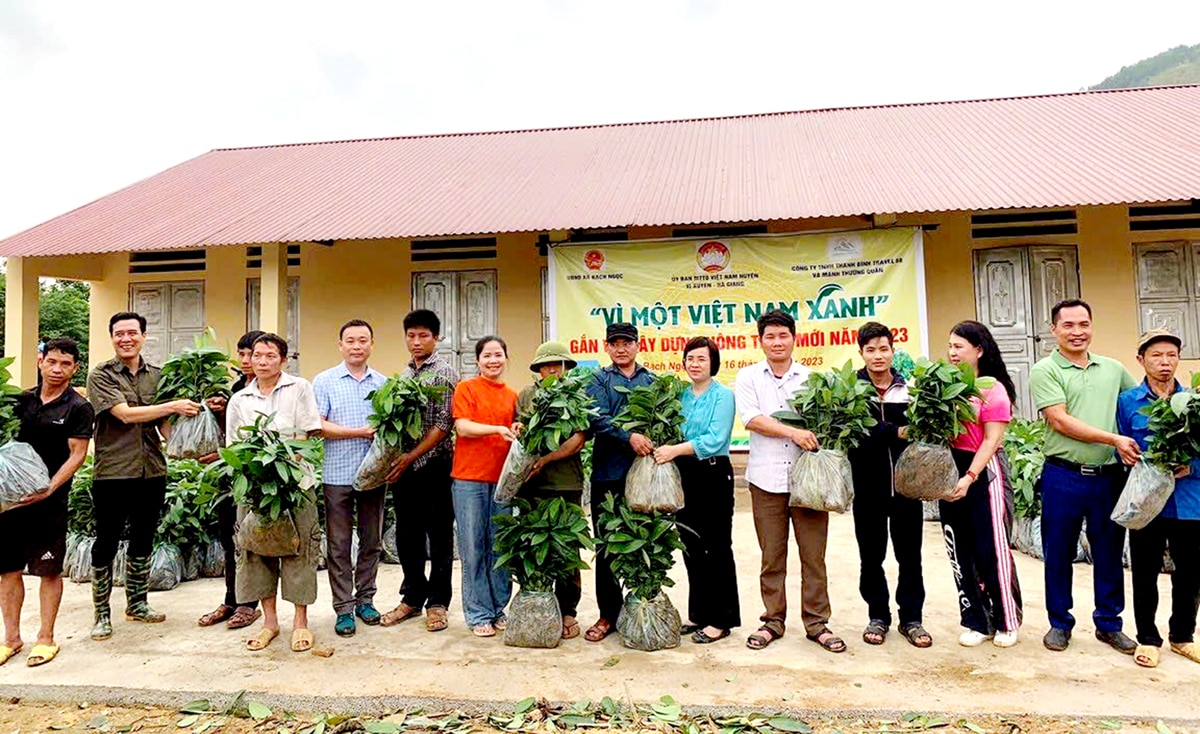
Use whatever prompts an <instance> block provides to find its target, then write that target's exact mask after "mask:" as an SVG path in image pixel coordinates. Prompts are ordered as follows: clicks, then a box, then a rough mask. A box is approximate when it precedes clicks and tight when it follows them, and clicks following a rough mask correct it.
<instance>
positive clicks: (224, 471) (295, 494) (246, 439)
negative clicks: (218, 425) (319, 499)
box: [209, 415, 320, 522]
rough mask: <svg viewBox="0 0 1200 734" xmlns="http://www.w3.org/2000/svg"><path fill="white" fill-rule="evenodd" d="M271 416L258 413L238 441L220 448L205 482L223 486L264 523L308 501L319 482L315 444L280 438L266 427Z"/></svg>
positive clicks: (245, 427) (317, 456)
mask: <svg viewBox="0 0 1200 734" xmlns="http://www.w3.org/2000/svg"><path fill="white" fill-rule="evenodd" d="M271 417H272V416H266V415H259V416H258V418H256V419H255V421H254V425H251V426H243V427H242V428H241V429H239V433H240V434H241V439H240V440H239V441H237V442H236V443H234V444H231V445H229V446H227V447H225V448H223V449H221V459H220V461H218V462H217V463H215V464H213V465H212V467H210V470H209V471H210V478H209V481H214V480H215V483H218V484H227V485H228V486H229V487H231V489H232V492H233V501H234V502H236V503H237V504H239V505H243V506H245V507H246V508H247V509H249V510H250V511H251V512H253V513H254V514H256V515H258V516H259V517H260V518H262V519H263V520H264V521H266V522H274V521H275V520H278V519H279V518H280V517H282V516H283V514H284V513H285V512H288V511H290V510H294V509H296V508H297V507H300V506H301V505H303V504H304V503H305V502H307V501H308V499H309V494H310V492H311V491H312V489H313V487H315V486H316V483H317V480H316V476H315V474H314V472H313V469H312V466H313V465H314V464H315V463H317V462H319V461H320V450H319V447H318V445H317V443H316V442H315V441H312V440H298V439H289V438H284V437H283V434H281V433H280V432H279V431H277V430H276V429H274V428H272V427H271V426H270V420H271Z"/></svg>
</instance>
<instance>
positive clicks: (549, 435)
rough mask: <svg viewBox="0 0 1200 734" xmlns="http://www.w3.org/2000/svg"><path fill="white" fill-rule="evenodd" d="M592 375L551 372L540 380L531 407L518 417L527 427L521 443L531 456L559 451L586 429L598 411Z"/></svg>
mask: <svg viewBox="0 0 1200 734" xmlns="http://www.w3.org/2000/svg"><path fill="white" fill-rule="evenodd" d="M590 379H591V377H590V376H573V375H568V376H566V377H558V376H556V375H550V376H549V377H547V378H545V379H544V380H542V381H541V382H539V383H538V385H537V389H536V390H534V393H533V401H532V404H531V405H530V407H529V409H528V410H526V411H525V412H523V413H522V414H521V416H520V417H519V418H518V419H517V420H519V421H520V422H521V424H522V425H523V426H525V429H524V430H523V431H522V432H521V446H522V447H523V448H524V449H525V451H526V452H528V453H529V455H530V456H543V455H545V454H548V453H550V452H551V451H555V450H557V449H558V447H559V446H561V445H562V443H563V441H566V440H567V439H568V438H570V437H571V436H572V435H574V434H576V433H579V432H580V431H586V430H587V429H588V426H589V425H590V419H591V417H592V416H593V415H595V414H596V408H595V407H593V405H592V397H591V396H590V395H588V394H587V383H588V381H589V380H590Z"/></svg>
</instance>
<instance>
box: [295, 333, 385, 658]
mask: <svg viewBox="0 0 1200 734" xmlns="http://www.w3.org/2000/svg"><path fill="white" fill-rule="evenodd" d="M374 346H375V336H374V333H373V332H372V330H371V325H370V324H368V323H367V322H366V321H363V320H362V319H352V320H350V321H347V322H346V323H345V325H344V326H342V328H341V331H340V332H339V333H338V351H340V352H341V353H342V363H341V364H339V365H338V366H336V367H332V368H330V369H327V370H325V371H324V372H322V373H321V374H319V375H317V376H316V378H314V379H313V383H312V384H313V393H314V394H315V395H316V398H317V408H318V410H319V411H320V413H321V434H322V435H323V436H324V437H325V464H324V468H323V474H322V481H323V482H324V483H325V527H326V530H325V532H326V536H327V538H328V542H329V555H328V564H329V588H330V590H331V591H332V592H333V611H334V613H336V614H337V621H336V622H335V623H334V627H333V630H334V632H337V633H338V634H339V635H341V636H342V637H349V636H351V635H353V634H354V632H355V622H354V616H355V615H356V614H357V615H358V618H359V619H361V620H362V621H363V623H364V624H379V612H378V611H377V610H376V609H375V573H376V570H377V569H378V568H379V557H380V556H381V555H382V553H383V542H382V537H383V515H384V512H383V507H384V498H385V495H386V488H385V486H384V485H382V484H381V485H379V486H378V487H374V488H372V489H369V490H367V491H358V490H356V489H354V486H353V485H354V476H355V475H356V474H357V473H358V467H359V464H361V463H362V461H363V459H364V458H365V457H366V455H367V451H368V450H369V449H370V448H371V440H372V439H373V438H374V437H375V429H373V428H371V427H370V426H369V425H367V418H368V417H369V416H370V415H371V401H370V400H368V399H367V396H368V395H370V394H371V393H372V392H373V391H375V390H378V389H379V388H380V387H382V386H383V383H384V382H385V378H384V376H383V375H381V374H380V373H379V372H378V371H376V370H373V369H371V368H370V367H369V366H367V360H368V359H370V358H371V350H372V348H373V347H374ZM356 509H357V514H358V558H352V557H351V555H352V554H351V549H352V542H351V541H352V538H353V534H354V516H355V510H356Z"/></svg>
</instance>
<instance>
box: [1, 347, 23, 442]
mask: <svg viewBox="0 0 1200 734" xmlns="http://www.w3.org/2000/svg"><path fill="white" fill-rule="evenodd" d="M16 361H17V358H16V357H5V358H4V359H0V444H4V443H8V442H9V441H12V440H14V439H15V438H16V437H17V433H19V432H20V430H21V419H20V418H17V397H18V396H19V395H20V394H21V388H19V387H17V386H16V385H13V384H12V372H9V370H8V368H9V367H11V366H12V364H13V362H16Z"/></svg>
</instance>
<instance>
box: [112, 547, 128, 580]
mask: <svg viewBox="0 0 1200 734" xmlns="http://www.w3.org/2000/svg"><path fill="white" fill-rule="evenodd" d="M128 558H129V541H128V540H122V541H121V542H120V543H118V544H117V555H115V556H113V565H112V582H113V586H124V585H125V566H126V561H127V560H128Z"/></svg>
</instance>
